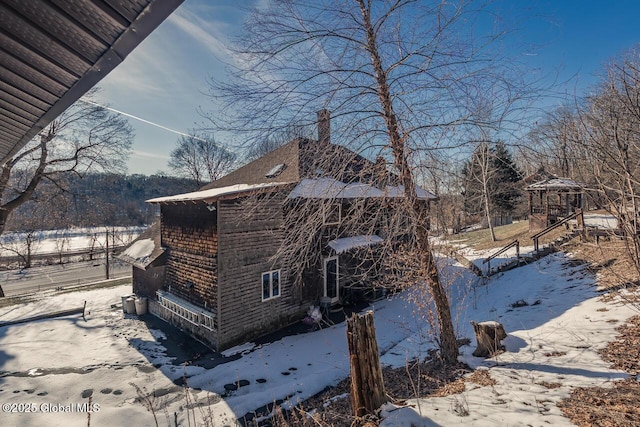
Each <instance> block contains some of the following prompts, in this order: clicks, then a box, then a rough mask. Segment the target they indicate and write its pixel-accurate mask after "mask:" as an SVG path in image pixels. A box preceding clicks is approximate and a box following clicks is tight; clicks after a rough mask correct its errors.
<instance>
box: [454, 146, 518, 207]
mask: <svg viewBox="0 0 640 427" xmlns="http://www.w3.org/2000/svg"><path fill="white" fill-rule="evenodd" d="M462 178H463V192H462V195H463V196H464V210H465V212H466V213H467V214H469V215H472V216H475V215H480V214H483V213H484V212H483V211H484V210H485V198H488V199H489V205H490V207H491V209H492V210H494V211H496V210H497V211H500V212H502V213H511V212H513V211H514V210H515V208H516V206H517V204H518V202H519V201H520V197H521V194H522V192H521V190H520V188H519V185H518V183H519V182H520V181H521V180H522V173H521V172H520V170H519V169H518V167H517V166H516V164H515V162H514V160H513V157H512V156H511V153H510V152H509V150H508V148H507V146H506V145H505V144H504V142H502V141H498V142H496V143H495V144H494V145H493V146H489V145H488V144H484V143H483V144H480V145H479V146H478V147H477V148H476V149H475V150H474V152H473V154H472V155H471V159H470V160H468V161H466V162H465V164H464V166H463V169H462Z"/></svg>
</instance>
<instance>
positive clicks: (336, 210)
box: [323, 203, 342, 225]
mask: <svg viewBox="0 0 640 427" xmlns="http://www.w3.org/2000/svg"><path fill="white" fill-rule="evenodd" d="M323 210H324V212H323V214H324V215H323V222H324V225H338V224H340V221H341V220H342V205H341V204H340V203H331V204H328V205H325V206H323Z"/></svg>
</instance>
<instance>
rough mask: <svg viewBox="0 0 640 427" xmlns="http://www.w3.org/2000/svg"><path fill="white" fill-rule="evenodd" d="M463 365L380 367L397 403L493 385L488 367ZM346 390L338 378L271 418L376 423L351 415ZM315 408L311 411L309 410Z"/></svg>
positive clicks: (291, 422)
mask: <svg viewBox="0 0 640 427" xmlns="http://www.w3.org/2000/svg"><path fill="white" fill-rule="evenodd" d="M468 372H469V368H468V367H467V366H466V365H463V364H458V365H454V366H443V365H442V364H441V363H439V362H437V361H430V362H420V363H418V362H415V363H412V364H410V365H407V366H406V367H403V368H395V369H392V368H388V367H387V368H384V369H383V376H384V383H385V389H386V392H387V395H388V396H389V398H390V400H391V401H392V402H394V403H395V404H397V405H402V404H403V403H404V401H405V400H406V399H410V398H415V397H417V396H420V397H427V396H432V397H440V396H450V395H454V394H460V393H462V392H464V391H465V387H466V383H473V384H476V385H478V386H481V387H485V386H493V385H495V384H496V381H495V380H494V379H493V378H491V375H490V374H489V371H488V370H476V371H474V372H473V373H472V374H471V375H468V376H466V377H463V375H464V374H466V373H468ZM348 392H349V380H348V379H347V380H344V381H342V382H340V384H338V385H337V386H336V387H332V388H330V389H327V390H325V391H324V392H323V393H320V394H319V395H317V396H315V397H313V398H311V399H309V400H307V401H306V402H304V405H303V406H300V407H298V408H297V409H296V410H295V411H294V412H292V413H289V414H286V416H285V415H283V414H280V415H278V416H276V417H275V419H273V420H272V421H273V422H272V425H274V426H278V427H292V426H311V425H313V426H316V427H317V426H350V427H357V426H363V427H364V426H366V427H372V426H376V425H378V422H379V420H378V419H377V418H376V417H375V416H373V415H370V416H367V417H364V418H355V417H353V415H352V409H351V400H350V398H349V396H348V395H346V393H348ZM312 409H315V411H314V412H313V415H309V413H310V412H311V411H312Z"/></svg>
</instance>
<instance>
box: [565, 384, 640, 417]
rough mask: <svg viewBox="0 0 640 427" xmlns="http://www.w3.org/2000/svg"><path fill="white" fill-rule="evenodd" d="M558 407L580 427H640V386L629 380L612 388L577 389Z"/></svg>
mask: <svg viewBox="0 0 640 427" xmlns="http://www.w3.org/2000/svg"><path fill="white" fill-rule="evenodd" d="M558 406H559V407H560V409H561V410H562V412H563V413H564V414H565V415H566V416H567V417H568V418H569V419H570V420H571V422H573V423H575V424H577V425H579V426H615V427H618V426H620V427H623V426H624V427H626V426H640V383H638V381H636V380H635V379H632V378H630V379H627V380H624V381H617V382H616V383H614V385H613V387H611V388H602V387H579V388H576V389H575V390H573V391H572V392H571V396H570V397H569V398H568V399H564V400H563V401H561V402H560V403H559V404H558Z"/></svg>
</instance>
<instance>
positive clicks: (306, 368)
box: [0, 253, 635, 427]
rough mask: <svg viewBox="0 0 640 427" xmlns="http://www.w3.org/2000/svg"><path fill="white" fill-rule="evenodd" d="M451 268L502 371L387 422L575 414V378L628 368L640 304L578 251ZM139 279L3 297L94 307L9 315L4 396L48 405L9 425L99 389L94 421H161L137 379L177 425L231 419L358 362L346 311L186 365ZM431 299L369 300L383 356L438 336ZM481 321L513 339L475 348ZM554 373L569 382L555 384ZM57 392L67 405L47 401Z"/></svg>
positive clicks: (3, 350)
mask: <svg viewBox="0 0 640 427" xmlns="http://www.w3.org/2000/svg"><path fill="white" fill-rule="evenodd" d="M441 269H442V272H443V277H445V278H446V279H447V283H448V284H449V285H450V288H449V290H450V294H451V297H452V300H453V301H455V303H454V307H453V313H454V318H455V322H456V328H457V332H458V335H459V336H462V337H468V338H470V339H471V341H472V343H471V345H470V346H465V347H462V349H461V352H462V354H461V359H462V360H463V361H464V362H466V363H468V364H469V365H470V366H472V367H478V368H481V369H489V370H490V375H491V376H492V377H493V378H494V379H495V380H496V381H497V384H496V385H495V386H492V387H477V386H473V385H469V384H468V385H467V390H466V391H465V392H464V393H462V394H458V395H453V396H448V397H439V398H429V399H418V400H410V401H408V402H407V403H408V404H409V406H406V407H402V408H397V407H395V406H393V405H387V406H386V407H385V411H384V414H385V415H384V416H385V419H384V421H383V425H384V426H387V427H391V426H410V425H415V426H421V425H425V426H429V425H492V426H493V425H527V424H530V425H542V424H551V425H558V424H559V425H571V424H570V422H569V421H568V419H566V418H563V417H562V416H561V413H560V410H559V409H558V408H557V407H556V406H555V404H556V402H557V401H558V400H559V399H560V398H562V397H565V396H568V394H569V392H570V390H571V388H572V387H575V386H583V385H603V384H607V383H609V382H610V381H612V380H615V379H619V378H623V377H625V374H624V373H622V372H618V371H614V370H611V369H609V368H608V367H607V364H606V363H605V362H603V361H602V360H600V358H599V356H598V354H597V350H598V349H600V348H602V347H603V346H604V345H605V344H606V343H607V342H608V341H610V340H611V339H612V338H613V336H614V335H615V331H614V329H615V327H616V326H618V325H619V324H620V323H621V322H622V321H624V319H626V318H628V317H630V316H631V315H633V314H635V313H634V311H633V309H632V308H629V307H627V306H624V305H623V304H620V303H618V302H609V303H604V302H602V301H601V300H600V299H599V297H598V294H597V292H596V288H595V278H594V277H593V276H592V275H591V274H590V273H588V272H587V270H586V269H585V268H584V266H582V265H576V263H571V262H570V258H569V257H567V256H566V255H564V254H561V253H558V254H553V255H550V256H548V257H546V258H543V259H542V260H540V261H538V262H536V263H533V264H531V265H528V266H525V267H521V268H519V269H516V270H512V271H509V272H507V273H504V274H499V275H496V276H494V277H492V278H491V279H489V280H488V281H487V282H481V279H478V278H476V277H475V276H473V275H472V274H471V273H470V272H468V271H467V270H466V269H464V268H462V267H461V266H460V265H457V264H455V263H453V262H450V261H446V260H445V261H443V265H442V266H441ZM129 292H130V288H128V287H118V288H112V289H103V290H95V291H88V292H77V293H69V294H62V295H57V296H50V297H47V298H43V299H42V300H40V301H38V302H34V303H30V304H24V305H19V306H11V307H5V308H1V309H0V321H6V320H10V319H16V318H22V317H26V316H32V315H35V314H37V313H40V312H49V311H55V310H59V309H63V308H69V307H75V306H82V303H83V301H85V300H86V301H88V303H87V308H88V310H90V314H88V315H87V319H86V321H85V320H82V318H81V317H79V316H69V317H64V318H58V319H51V320H42V321H37V322H32V323H27V324H19V325H13V326H6V327H3V328H0V402H1V403H3V404H9V405H10V406H9V409H14V408H15V409H18V408H21V409H24V406H23V407H20V406H18V405H19V404H28V405H31V406H29V408H30V409H34V408H35V409H36V411H35V412H31V413H20V414H18V413H5V414H3V415H2V418H1V420H2V421H1V424H2V425H3V426H23V425H50V426H56V425H59V426H68V425H80V424H83V425H84V424H86V421H87V414H86V413H79V412H64V410H66V408H68V406H67V405H72V406H71V408H76V409H77V404H82V403H85V402H88V396H89V394H91V399H92V403H94V404H97V405H99V411H94V412H93V413H92V414H91V424H92V425H140V426H143V425H155V423H154V420H153V416H152V414H151V413H150V412H148V411H147V410H146V409H145V407H144V406H143V404H142V403H140V402H138V401H136V398H137V397H138V395H137V392H136V389H135V387H134V386H133V385H131V383H133V384H136V385H137V386H139V387H144V389H145V390H146V391H148V392H152V391H153V390H156V391H159V392H158V393H156V394H159V395H162V396H161V397H158V398H155V400H154V402H153V404H154V405H156V406H157V407H158V408H159V409H158V410H157V416H158V418H159V424H160V425H173V416H174V415H173V414H174V413H178V420H179V422H180V423H181V425H186V424H187V421H186V420H187V417H188V416H192V417H193V416H195V417H196V418H198V419H200V418H202V417H203V416H204V415H210V416H212V417H213V419H214V422H213V425H230V424H231V422H232V420H233V419H235V418H236V417H239V416H242V415H244V414H245V413H246V412H249V411H251V410H253V409H255V408H257V407H260V406H263V405H265V404H269V403H273V402H275V401H278V402H279V403H280V402H282V404H283V405H284V406H285V407H286V406H288V405H294V404H296V403H298V402H299V401H301V400H304V399H306V398H308V397H310V396H312V395H314V394H316V393H317V392H319V391H321V390H322V389H324V388H325V387H326V386H330V385H334V384H336V383H337V382H339V381H340V380H342V379H344V378H346V377H347V376H348V374H349V361H348V351H347V343H346V336H345V328H346V327H345V324H344V323H341V324H337V325H333V326H331V327H328V328H324V329H321V330H319V331H315V332H309V333H305V334H300V335H294V336H288V337H284V338H282V339H280V340H277V341H275V342H270V343H266V344H261V345H256V344H252V343H247V344H245V345H243V346H240V347H238V348H236V349H232V350H231V351H228V352H226V354H227V355H231V354H233V353H236V357H237V356H240V357H239V358H237V359H235V360H231V359H229V360H230V361H229V362H227V363H224V364H221V365H218V366H216V367H214V368H212V369H205V368H203V367H198V366H176V365H174V364H173V363H172V359H171V355H170V354H168V351H167V349H166V348H165V346H164V345H163V341H164V340H165V338H166V333H165V332H163V331H160V330H155V329H150V328H149V327H147V326H146V324H145V323H144V322H142V321H140V320H138V319H135V318H133V317H129V316H127V317H125V316H123V314H122V310H121V309H119V308H112V307H111V305H112V304H118V303H120V301H121V295H124V294H127V293H129ZM423 303H424V296H423V292H422V291H421V290H420V289H419V288H415V289H413V290H410V291H407V292H404V293H402V294H399V295H396V296H395V297H394V298H393V299H390V300H384V301H381V302H378V303H375V304H373V305H371V307H369V309H371V310H373V311H374V315H375V320H376V332H377V338H378V341H379V346H380V350H381V352H382V354H383V356H382V362H383V363H384V364H386V365H390V366H404V365H405V363H406V362H407V360H409V359H412V358H414V357H420V356H422V357H424V356H425V355H426V354H427V350H428V349H429V348H432V347H433V342H432V337H431V334H430V333H429V331H430V328H429V327H428V322H427V321H426V320H425V319H424V318H423V316H422V313H424V309H423V308H419V307H421V306H422V305H423ZM523 303H526V305H524V304H523ZM518 305H521V306H520V307H516V306H518ZM471 320H474V321H476V322H478V321H486V320H497V321H499V322H501V323H503V325H504V327H505V330H506V331H507V333H508V334H509V336H508V337H507V339H505V340H504V344H505V345H506V349H507V351H506V352H505V353H503V354H501V355H499V356H497V357H496V358H493V359H488V360H484V359H479V358H475V357H473V356H472V355H471V353H472V352H473V350H474V348H475V339H474V336H473V331H472V328H471V326H470V324H469V321H471ZM181 377H187V383H188V385H189V387H190V388H189V393H190V394H189V395H188V399H189V401H190V402H193V401H194V400H197V401H198V402H206V403H208V404H209V406H208V409H206V410H205V411H201V410H200V409H194V410H191V411H189V410H186V409H185V407H189V405H188V402H187V396H185V391H184V390H183V388H181V387H177V386H175V385H174V383H173V382H172V380H174V379H179V378H181ZM242 380H244V381H242ZM232 383H240V384H241V385H242V386H241V387H240V388H239V389H237V390H236V391H232V392H227V393H226V394H225V387H224V386H225V385H228V384H232ZM554 383H558V384H559V386H558V387H557V388H548V387H546V386H545V385H544V384H547V385H548V384H554ZM222 395H225V396H224V397H222ZM14 404H15V405H14ZM11 405H13V406H11ZM51 405H54V406H53V407H54V408H59V407H60V406H55V405H62V407H63V408H64V410H60V411H58V412H56V413H47V412H44V411H46V410H51V408H52V406H51ZM190 407H193V404H192V406H190ZM3 408H5V407H3ZM160 408H165V409H160ZM464 413H468V415H466V416H460V415H461V414H464ZM165 414H168V417H169V419H170V421H168V420H167V419H166V415H165ZM192 425H194V424H192Z"/></svg>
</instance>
